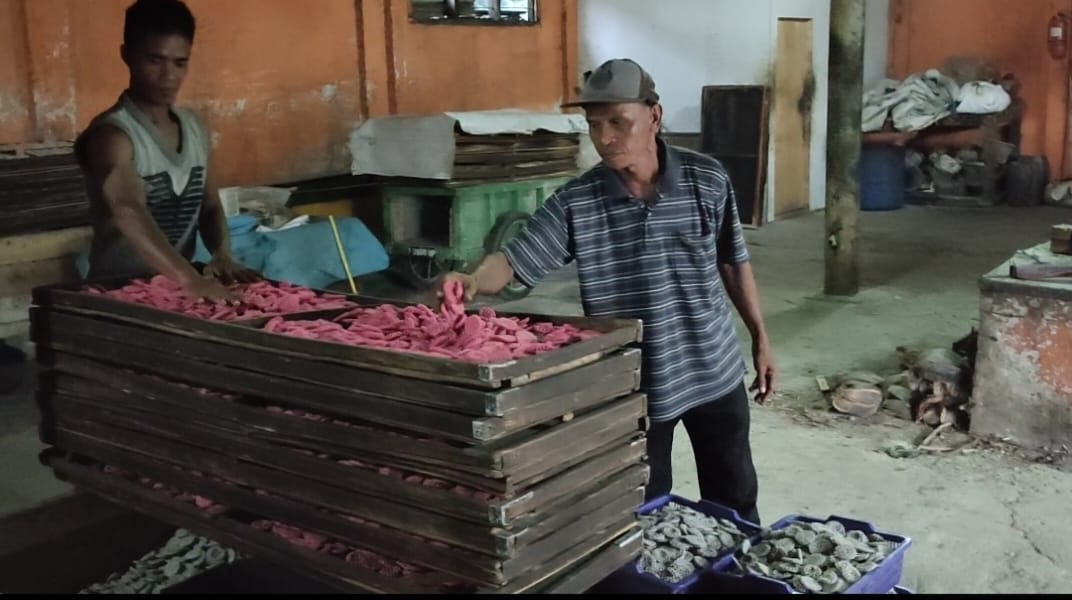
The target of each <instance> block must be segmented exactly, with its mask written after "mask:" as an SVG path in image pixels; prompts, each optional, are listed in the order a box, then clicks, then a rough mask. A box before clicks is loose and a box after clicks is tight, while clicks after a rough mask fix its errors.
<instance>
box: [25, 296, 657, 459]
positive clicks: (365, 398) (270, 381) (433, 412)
mask: <svg viewBox="0 0 1072 600" xmlns="http://www.w3.org/2000/svg"><path fill="white" fill-rule="evenodd" d="M30 321H31V336H32V338H33V340H34V342H35V343H36V344H37V346H38V352H39V355H40V357H41V360H42V361H45V362H48V361H49V360H51V357H53V356H55V355H58V356H60V357H61V360H62V359H63V358H64V357H65V358H66V359H67V363H66V364H67V366H66V367H65V369H66V370H67V371H68V372H70V373H72V374H74V375H80V376H86V377H91V378H94V377H95V378H96V379H98V380H99V379H100V378H101V377H104V376H106V375H108V376H111V375H114V373H113V372H112V371H110V370H108V369H104V370H103V371H100V373H99V375H96V376H95V375H93V371H97V370H98V369H100V368H101V367H107V366H112V367H114V368H116V369H136V370H141V371H144V372H146V373H151V374H154V375H158V376H160V377H164V378H167V379H172V380H177V381H181V382H187V383H192V384H196V385H198V386H204V387H207V388H210V389H213V390H217V391H220V392H228V393H234V394H241V395H244V396H249V397H251V398H256V399H262V400H265V401H274V402H275V403H279V404H282V405H284V406H288V407H293V408H300V409H303V410H308V411H312V412H322V413H325V414H327V415H337V416H341V417H344V418H351V419H358V420H361V421H368V422H373V423H378V424H381V425H385V426H388V427H395V428H400V429H404V430H407V431H413V432H418V433H425V434H429V435H434V436H437V437H444V438H446V439H450V440H455V441H459V442H463V443H467V444H476V445H488V444H491V443H493V442H495V441H496V440H501V439H504V438H506V437H508V436H511V435H513V434H516V433H519V432H521V431H524V430H526V429H528V428H530V427H532V426H534V425H538V424H540V423H544V422H547V421H549V420H552V419H555V418H558V417H562V416H564V415H566V414H568V413H574V412H577V411H580V410H584V409H586V408H589V407H592V406H595V405H598V404H600V403H602V402H605V401H607V400H610V399H612V398H615V397H617V396H620V395H623V394H626V393H629V392H631V391H635V390H637V389H639V386H640V356H639V353H640V352H639V350H637V349H633V348H630V349H626V350H620V351H618V352H615V353H613V354H610V355H608V356H606V357H599V356H597V357H596V360H595V361H593V362H589V363H587V364H583V365H580V366H577V367H576V368H575V369H573V370H571V371H567V372H564V373H560V374H556V375H552V376H549V377H545V378H541V379H539V380H538V381H535V382H532V383H529V384H527V385H523V386H520V387H508V388H502V389H499V390H488V389H474V388H468V387H462V386H458V385H448V384H440V383H433V382H431V381H428V380H422V379H411V378H406V377H399V376H393V375H387V374H383V373H380V372H377V371H369V370H363V369H357V368H353V367H343V366H340V365H335V364H331V363H324V362H318V361H316V360H311V359H299V358H291V357H288V356H284V355H280V354H276V353H271V352H259V351H256V350H251V349H247V348H236V347H233V346H229V345H227V344H223V343H218V342H214V341H209V340H204V339H200V338H195V337H186V336H179V335H169V334H167V333H163V332H161V331H159V330H156V329H150V328H145V327H137V326H133V325H128V324H127V323H126V322H123V321H115V320H112V319H106V318H91V317H87V316H85V315H83V314H77V313H72V312H67V311H57V310H48V309H41V308H33V309H31V311H30ZM79 359H83V360H91V361H93V364H91V365H84V364H82V365H79V364H77V361H78V360H79ZM72 361H74V363H75V364H71V363H72ZM586 362H587V361H586ZM101 363H103V364H101ZM113 379H114V377H113ZM119 381H120V382H122V383H124V384H128V385H129V384H130V383H131V382H130V381H127V380H124V379H120V380H119ZM102 383H106V384H108V385H111V384H112V383H113V381H112V380H105V381H102ZM493 468H502V469H510V468H512V467H511V466H510V465H509V464H508V463H504V464H501V465H498V464H496V465H493Z"/></svg>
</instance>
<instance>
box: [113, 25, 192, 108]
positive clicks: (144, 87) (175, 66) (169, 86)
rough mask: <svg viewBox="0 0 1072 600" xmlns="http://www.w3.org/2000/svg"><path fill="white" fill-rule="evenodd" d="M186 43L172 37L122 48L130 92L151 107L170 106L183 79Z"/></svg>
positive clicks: (149, 38)
mask: <svg viewBox="0 0 1072 600" xmlns="http://www.w3.org/2000/svg"><path fill="white" fill-rule="evenodd" d="M190 47H191V44H190V41H189V40H187V39H186V38H185V37H183V36H181V35H178V34H173V35H148V36H145V37H144V38H143V39H142V40H141V41H140V42H139V43H138V44H137V45H136V46H133V47H128V46H125V45H124V46H123V48H122V50H121V52H122V55H123V61H124V62H125V63H126V64H127V67H128V68H129V69H130V87H131V91H132V92H134V93H135V94H137V95H138V96H139V97H140V98H143V99H145V100H147V101H149V102H152V103H153V104H157V105H161V106H164V105H167V106H171V105H172V104H174V103H175V98H176V96H178V94H179V88H180V87H182V81H183V79H185V78H186V68H187V65H188V64H189V62H190Z"/></svg>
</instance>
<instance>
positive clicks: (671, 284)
mask: <svg viewBox="0 0 1072 600" xmlns="http://www.w3.org/2000/svg"><path fill="white" fill-rule="evenodd" d="M565 106H582V107H584V109H585V112H586V114H587V119H588V124H589V128H590V135H591V137H592V141H593V143H594V144H595V147H596V149H597V151H598V152H599V155H600V157H601V158H602V159H603V160H602V162H601V163H600V164H599V165H597V166H596V167H594V168H592V169H591V170H589V171H588V172H587V173H585V174H583V175H581V176H580V177H577V178H575V179H573V180H572V181H570V182H569V183H567V184H566V185H564V186H563V187H562V188H560V189H559V190H557V191H556V192H555V193H554V194H552V195H551V197H550V198H548V199H547V202H546V203H545V204H544V206H543V207H542V208H540V210H538V211H537V212H536V214H535V215H533V217H532V219H531V220H530V221H529V223H528V226H527V228H526V230H525V231H524V232H523V233H522V234H521V235H520V236H519V237H518V238H516V239H515V240H514V241H513V242H512V243H511V244H509V245H508V246H507V247H506V248H505V250H504V251H503V252H501V253H496V254H493V255H490V256H488V257H486V258H485V259H484V260H483V261H482V262H481V264H480V265H479V267H478V268H477V269H476V270H475V271H474V273H473V274H472V275H463V274H458V273H452V274H450V275H448V277H449V278H454V279H459V280H461V281H462V282H463V283H464V285H465V289H466V294H467V295H468V296H469V297H470V298H471V297H472V296H473V295H475V294H477V293H485V294H494V293H497V292H498V291H500V290H501V289H502V288H503V287H505V285H506V284H507V283H509V282H510V281H511V280H512V279H513V278H516V279H517V280H518V281H520V282H521V283H523V284H525V285H528V286H534V285H536V284H537V283H538V282H539V281H540V280H541V279H543V278H544V276H546V275H547V274H548V273H550V272H551V271H553V270H555V269H558V268H560V267H562V266H564V265H566V264H568V263H570V262H576V264H577V273H578V276H579V279H580V286H581V301H582V304H583V306H584V311H585V314H587V315H589V316H593V317H597V316H598V317H625V318H634V319H642V320H643V322H644V342H643V381H644V390H645V392H646V393H647V395H648V412H649V415H650V417H651V421H652V424H651V427H650V429H649V431H648V456H649V458H648V460H649V463H650V465H651V469H652V475H651V482H650V484H649V486H648V490H647V495H648V498H649V499H650V498H654V497H657V496H660V495H663V494H667V493H669V492H670V490H671V487H672V480H673V478H672V468H671V446H672V443H673V438H674V428H675V427H676V426H677V423H678V422H684V424H685V428H686V430H687V431H688V434H689V438H690V439H691V441H692V448H693V454H694V458H695V461H696V470H697V475H698V479H699V484H700V495H701V497H702V498H704V499H707V500H711V501H713V502H717V503H719V504H722V505H725V506H729V507H730V508H733V509H736V510H737V511H739V512H740V513H741V516H743V517H745V518H748V519H751V520H753V521H756V522H758V520H759V514H758V511H757V509H756V497H757V493H758V484H757V481H756V471H755V466H754V465H753V462H752V452H751V448H750V444H749V405H748V401H749V398H748V393H747V391H746V390H745V386H744V376H745V374H746V368H745V364H744V361H743V359H742V356H741V353H740V351H739V349H738V340H737V335H736V332H735V329H734V323H733V315H732V313H731V310H730V307H729V301H732V303H733V304H734V305H735V306H736V308H737V310H738V311H739V312H740V314H741V317H742V319H743V320H744V323H745V325H746V326H747V327H748V329H749V331H750V332H751V334H752V353H753V362H754V367H755V369H756V373H757V375H756V380H755V382H754V383H753V385H752V389H754V390H756V391H757V395H756V400H757V401H758V402H760V403H763V402H765V401H766V400H767V399H768V398H769V397H770V396H771V394H772V393H773V391H774V387H773V386H774V364H773V360H772V356H771V351H770V344H769V341H768V339H767V335H766V331H765V328H764V325H763V319H762V315H761V314H760V309H759V297H758V293H757V291H756V285H755V280H754V278H753V275H752V270H751V266H750V265H749V255H748V250H747V248H746V246H745V240H744V236H743V235H742V233H741V224H740V220H739V218H738V216H737V207H736V203H735V201H734V194H733V187H732V186H731V184H730V181H729V176H728V175H727V173H726V171H725V169H723V167H722V166H721V165H720V164H719V162H718V161H716V160H714V159H712V158H710V157H707V156H704V155H701V154H697V153H694V152H690V151H687V150H683V149H678V148H674V147H671V146H669V145H667V144H666V143H665V142H663V140H662V139H661V138H659V135H658V134H659V131H660V127H661V125H662V115H663V111H662V107H661V106H660V105H659V96H658V95H657V94H656V93H655V85H654V83H653V82H652V79H651V77H650V76H649V75H648V74H647V73H646V72H645V71H644V69H642V68H641V67H640V66H639V65H638V64H637V63H635V62H633V61H631V60H627V59H617V60H611V61H608V62H606V63H604V64H603V65H601V66H600V67H599V68H597V69H596V70H595V71H593V72H590V73H587V74H586V80H585V84H584V86H583V88H582V90H581V95H580V100H579V101H577V102H575V103H572V104H569V105H565ZM727 296H728V297H729V301H727Z"/></svg>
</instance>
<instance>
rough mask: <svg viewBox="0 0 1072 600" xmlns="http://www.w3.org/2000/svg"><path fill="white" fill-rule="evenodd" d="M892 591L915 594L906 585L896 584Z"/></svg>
mask: <svg viewBox="0 0 1072 600" xmlns="http://www.w3.org/2000/svg"><path fill="white" fill-rule="evenodd" d="M893 593H895V594H915V592H913V591H912V590H910V589H908V588H906V587H901V586H897V587H895V588H893Z"/></svg>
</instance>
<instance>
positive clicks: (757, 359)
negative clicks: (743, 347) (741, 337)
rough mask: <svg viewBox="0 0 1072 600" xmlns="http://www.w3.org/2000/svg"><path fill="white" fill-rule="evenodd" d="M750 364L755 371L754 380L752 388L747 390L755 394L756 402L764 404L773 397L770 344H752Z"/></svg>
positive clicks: (761, 342) (772, 365) (773, 369)
mask: <svg viewBox="0 0 1072 600" xmlns="http://www.w3.org/2000/svg"><path fill="white" fill-rule="evenodd" d="M752 364H753V366H754V367H755V369H756V379H755V380H754V381H753V382H752V387H750V388H748V389H750V390H752V391H754V392H756V402H757V403H759V404H766V403H767V401H768V400H769V399H770V398H771V396H773V395H774V375H775V372H776V370H775V368H774V355H773V354H772V353H771V351H770V344H769V343H768V342H766V341H760V342H752Z"/></svg>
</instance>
